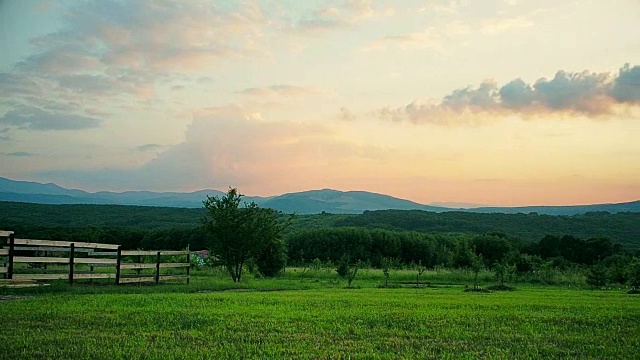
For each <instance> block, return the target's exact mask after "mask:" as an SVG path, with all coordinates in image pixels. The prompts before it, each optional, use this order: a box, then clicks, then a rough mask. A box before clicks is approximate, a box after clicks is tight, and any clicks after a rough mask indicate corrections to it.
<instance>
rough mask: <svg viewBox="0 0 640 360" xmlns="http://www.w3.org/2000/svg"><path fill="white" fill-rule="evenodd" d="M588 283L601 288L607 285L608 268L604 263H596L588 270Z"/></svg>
mask: <svg viewBox="0 0 640 360" xmlns="http://www.w3.org/2000/svg"><path fill="white" fill-rule="evenodd" d="M587 285H589V286H591V287H592V288H601V287H603V286H606V285H607V268H606V267H604V265H602V264H596V265H593V266H591V267H590V268H589V271H587Z"/></svg>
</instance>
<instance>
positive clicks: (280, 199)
mask: <svg viewBox="0 0 640 360" xmlns="http://www.w3.org/2000/svg"><path fill="white" fill-rule="evenodd" d="M223 194H224V193H223V192H221V191H218V190H213V189H208V190H200V191H195V192H190V193H178V192H152V191H126V192H120V193H119V192H109V191H100V192H95V193H91V192H86V191H82V190H75V189H65V188H63V187H61V186H58V185H56V184H41V183H37V182H30V181H16V180H11V179H6V178H2V177H0V201H12V202H27V203H38V204H107V205H138V206H166V207H181V208H199V207H202V201H203V200H204V199H205V198H206V197H207V196H221V195H223ZM244 200H245V201H247V202H251V201H255V202H256V203H257V204H258V205H260V206H262V207H270V208H272V209H276V210H279V211H282V212H285V213H292V212H295V213H297V214H318V213H322V212H327V213H333V214H359V213H362V212H364V211H373V210H391V209H393V210H424V211H433V212H445V211H468V212H480V213H526V214H528V213H538V214H541V215H542V214H546V215H574V214H582V213H587V212H598V211H607V212H610V213H618V212H625V211H629V212H640V201H634V202H629V203H621V204H598V205H579V206H525V207H475V206H480V205H473V204H467V203H442V204H441V205H445V204H447V205H449V206H450V207H444V206H432V205H423V204H419V203H416V202H413V201H409V200H404V199H398V198H395V197H392V196H388V195H383V194H376V193H371V192H366V191H337V190H331V189H323V190H311V191H303V192H298V193H290V194H284V195H280V196H272V197H251V196H246V197H245V198H244ZM456 207H457V208H456Z"/></svg>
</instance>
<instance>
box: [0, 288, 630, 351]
mask: <svg viewBox="0 0 640 360" xmlns="http://www.w3.org/2000/svg"><path fill="white" fill-rule="evenodd" d="M375 284H376V282H367V281H366V280H364V279H363V280H362V281H361V285H362V286H363V287H362V288H360V289H345V288H344V285H345V284H344V282H342V283H339V282H333V281H331V280H317V279H315V280H314V279H312V278H309V279H302V280H297V279H292V278H288V279H281V280H264V279H250V280H248V281H247V282H245V283H243V284H240V286H239V287H240V288H238V287H237V286H235V285H233V284H232V283H231V281H230V280H228V279H226V278H218V277H211V276H209V277H206V276H194V277H193V284H192V285H189V286H187V285H160V286H120V287H116V286H104V285H103V286H88V285H86V286H74V287H73V288H70V287H68V286H66V285H63V284H60V285H53V286H50V287H47V288H39V289H23V290H17V289H16V290H12V291H7V290H3V292H1V293H0V294H3V295H0V299H3V300H4V301H0V319H1V320H0V321H1V322H2V324H3V330H2V331H1V332H0V358H2V359H71V358H74V359H85V358H87V359H89V358H91V359H114V358H116V359H143V358H149V359H164V358H175V359H200V358H210V359H239V358H357V359H360V358H371V359H377V358H386V359H396V358H469V359H476V358H504V359H516V358H522V359H526V358H545V359H546V358H579V359H588V358H608V359H633V358H640V353H639V352H638V349H640V336H638V334H640V321H638V319H640V297H638V296H637V295H635V296H634V295H627V294H625V293H624V292H623V291H590V290H579V289H575V290H570V289H562V288H559V287H555V288H550V287H531V286H529V287H522V288H519V289H518V290H517V291H513V292H494V293H490V294H478V293H465V292H463V291H462V290H463V286H461V285H458V286H437V287H423V288H394V289H388V288H384V289H381V288H376V287H375ZM225 288H226V289H227V290H224V289H225Z"/></svg>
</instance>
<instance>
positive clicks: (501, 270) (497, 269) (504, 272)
mask: <svg viewBox="0 0 640 360" xmlns="http://www.w3.org/2000/svg"><path fill="white" fill-rule="evenodd" d="M515 270H516V267H515V266H514V265H509V264H508V263H507V262H506V261H503V262H497V263H495V264H493V272H494V273H495V274H496V279H497V280H498V283H499V284H500V286H504V283H505V278H509V277H510V276H511V275H512V274H513V273H514V272H515Z"/></svg>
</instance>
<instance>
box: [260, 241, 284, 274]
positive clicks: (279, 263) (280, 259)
mask: <svg viewBox="0 0 640 360" xmlns="http://www.w3.org/2000/svg"><path fill="white" fill-rule="evenodd" d="M256 265H257V267H258V272H259V273H260V274H262V275H263V276H266V277H274V276H276V275H278V274H279V273H280V271H282V269H284V267H285V265H287V245H286V244H285V243H284V241H283V240H282V239H281V238H276V239H273V240H272V241H267V242H266V244H265V245H264V247H263V248H262V251H261V252H260V253H259V254H258V255H256Z"/></svg>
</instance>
